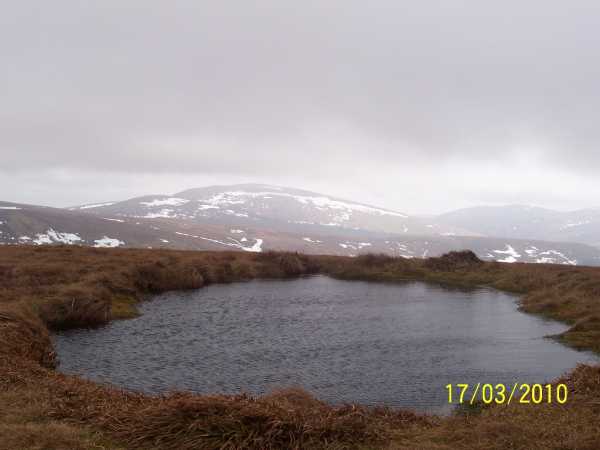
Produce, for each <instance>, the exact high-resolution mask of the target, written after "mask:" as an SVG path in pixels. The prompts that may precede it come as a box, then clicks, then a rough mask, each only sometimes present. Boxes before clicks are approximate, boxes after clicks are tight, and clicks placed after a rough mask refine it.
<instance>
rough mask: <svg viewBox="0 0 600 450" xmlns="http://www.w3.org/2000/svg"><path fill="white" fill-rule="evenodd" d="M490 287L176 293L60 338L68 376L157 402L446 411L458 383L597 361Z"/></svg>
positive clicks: (523, 378)
mask: <svg viewBox="0 0 600 450" xmlns="http://www.w3.org/2000/svg"><path fill="white" fill-rule="evenodd" d="M516 300H517V298H516V297H514V296H511V295H508V294H505V293H501V292H497V291H494V290H491V289H474V290H462V289H450V288H448V287H441V286H436V285H430V284H423V283H407V284H383V283H368V282H360V281H351V282H349V281H337V280H333V279H330V278H327V277H322V276H317V277H310V278H302V279H297V280H293V281H252V282H248V283H234V284H229V285H215V286H209V287H207V288H204V289H200V290H197V291H188V292H172V293H167V294H164V295H160V296H158V297H156V298H155V299H154V300H153V301H150V302H147V303H144V304H143V305H142V306H141V310H142V313H143V316H142V317H140V318H137V319H133V320H126V321H117V322H113V323H111V324H109V325H108V326H105V327H103V328H99V329H93V330H74V331H69V332H64V333H61V334H59V335H57V336H56V337H55V338H56V346H57V351H58V354H59V357H60V360H61V365H60V368H61V370H62V371H64V372H67V373H77V374H81V375H83V376H84V377H86V378H90V379H93V380H97V381H101V382H109V383H113V384H116V385H120V386H124V387H127V388H129V389H134V390H141V391H146V392H150V393H159V392H164V391H168V390H174V389H178V390H182V389H185V390H191V391H195V392H201V393H216V392H222V393H239V392H242V391H245V392H250V393H255V394H261V393H264V392H268V391H270V390H272V389H275V388H278V387H286V386H301V387H304V388H306V389H307V390H309V391H310V392H312V393H313V394H315V395H316V396H317V397H318V398H320V399H322V400H325V401H329V402H331V403H341V402H357V403H363V404H386V405H390V406H398V407H411V408H416V409H419V410H422V411H429V412H444V411H445V410H447V409H448V408H449V407H447V406H445V401H446V390H445V386H446V384H448V383H474V384H476V383H478V382H482V383H500V382H503V383H512V382H514V381H519V382H543V381H546V380H551V379H554V378H555V377H557V376H559V375H561V374H562V373H564V372H565V371H567V370H569V369H571V368H573V367H575V365H576V364H577V363H578V362H590V361H595V359H594V357H593V356H592V355H591V354H589V353H582V352H576V351H574V350H571V349H569V348H567V347H565V346H563V345H561V344H558V343H557V342H555V341H553V340H551V339H546V338H544V336H547V335H551V334H556V333H559V332H561V331H564V329H565V326H564V325H562V324H559V323H557V322H552V321H548V320H544V319H541V318H539V317H536V316H532V315H528V314H523V313H521V312H519V311H517V305H516Z"/></svg>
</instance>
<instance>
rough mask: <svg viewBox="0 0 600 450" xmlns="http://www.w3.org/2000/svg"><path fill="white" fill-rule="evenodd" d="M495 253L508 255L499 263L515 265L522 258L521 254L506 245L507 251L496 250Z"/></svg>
mask: <svg viewBox="0 0 600 450" xmlns="http://www.w3.org/2000/svg"><path fill="white" fill-rule="evenodd" d="M494 253H498V254H500V255H507V256H506V258H503V259H499V260H498V262H505V263H514V262H517V260H518V259H519V258H520V257H521V254H520V253H519V252H517V251H516V250H515V249H514V248H513V247H512V246H511V245H509V244H506V250H494Z"/></svg>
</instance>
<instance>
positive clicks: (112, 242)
mask: <svg viewBox="0 0 600 450" xmlns="http://www.w3.org/2000/svg"><path fill="white" fill-rule="evenodd" d="M121 245H125V242H123V241H120V240H119V239H115V238H110V237H108V236H104V237H103V238H102V239H96V240H95V241H94V247H103V248H114V247H119V246H121Z"/></svg>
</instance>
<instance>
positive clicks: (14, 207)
mask: <svg viewBox="0 0 600 450" xmlns="http://www.w3.org/2000/svg"><path fill="white" fill-rule="evenodd" d="M0 209H12V210H13V211H14V210H17V209H23V208H19V207H18V206H0Z"/></svg>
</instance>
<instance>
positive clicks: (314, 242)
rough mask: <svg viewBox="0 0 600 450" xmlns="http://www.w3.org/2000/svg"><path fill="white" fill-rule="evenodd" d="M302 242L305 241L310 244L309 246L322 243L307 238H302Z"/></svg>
mask: <svg viewBox="0 0 600 450" xmlns="http://www.w3.org/2000/svg"><path fill="white" fill-rule="evenodd" d="M302 240H303V241H306V242H310V243H311V244H321V243H323V241H319V240H318V239H312V238H309V237H303V238H302Z"/></svg>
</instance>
